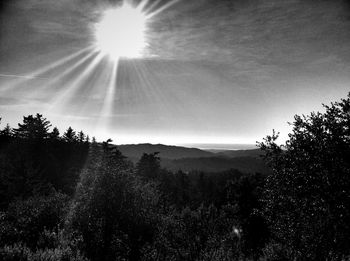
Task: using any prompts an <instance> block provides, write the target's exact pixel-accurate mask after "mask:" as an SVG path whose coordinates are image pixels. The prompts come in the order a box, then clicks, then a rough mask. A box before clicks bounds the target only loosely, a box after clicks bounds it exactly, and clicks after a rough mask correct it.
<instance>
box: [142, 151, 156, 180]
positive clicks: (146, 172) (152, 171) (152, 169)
mask: <svg viewBox="0 0 350 261" xmlns="http://www.w3.org/2000/svg"><path fill="white" fill-rule="evenodd" d="M158 154H159V153H158V152H154V153H150V154H147V153H144V154H143V155H142V157H141V159H140V160H139V162H138V163H137V166H136V171H137V174H138V175H140V176H142V177H145V178H149V179H154V178H156V177H158V175H159V173H160V158H159V157H158Z"/></svg>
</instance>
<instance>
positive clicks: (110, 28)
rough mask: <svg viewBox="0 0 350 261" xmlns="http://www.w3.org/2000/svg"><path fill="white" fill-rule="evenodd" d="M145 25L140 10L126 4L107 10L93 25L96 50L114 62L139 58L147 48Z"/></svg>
mask: <svg viewBox="0 0 350 261" xmlns="http://www.w3.org/2000/svg"><path fill="white" fill-rule="evenodd" d="M146 24H147V17H146V15H145V14H144V13H143V12H142V10H140V9H138V8H135V7H133V6H131V5H130V4H128V3H123V5H122V6H120V7H118V8H114V9H108V10H106V11H105V12H104V13H103V15H102V19H101V21H100V22H99V23H97V24H96V25H95V38H96V45H97V48H98V49H99V51H100V52H101V53H103V54H106V55H108V56H110V57H111V58H112V59H114V60H118V59H119V58H120V57H124V58H137V57H141V56H142V54H143V51H144V49H145V48H146V47H147V42H146V36H145V32H146Z"/></svg>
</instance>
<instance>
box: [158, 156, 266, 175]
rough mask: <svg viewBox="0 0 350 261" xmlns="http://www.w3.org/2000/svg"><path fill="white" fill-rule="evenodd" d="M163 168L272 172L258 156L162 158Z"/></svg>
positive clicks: (173, 169) (174, 169)
mask: <svg viewBox="0 0 350 261" xmlns="http://www.w3.org/2000/svg"><path fill="white" fill-rule="evenodd" d="M161 165H162V167H163V168H166V169H169V170H171V171H178V170H182V171H185V172H188V171H191V170H200V171H205V172H220V171H225V170H228V169H237V170H239V171H241V172H245V173H256V172H259V173H263V174H267V173H270V169H269V168H268V167H267V166H266V165H265V163H264V161H263V160H262V159H261V158H257V157H236V158H225V157H209V158H183V159H176V160H167V159H162V160H161Z"/></svg>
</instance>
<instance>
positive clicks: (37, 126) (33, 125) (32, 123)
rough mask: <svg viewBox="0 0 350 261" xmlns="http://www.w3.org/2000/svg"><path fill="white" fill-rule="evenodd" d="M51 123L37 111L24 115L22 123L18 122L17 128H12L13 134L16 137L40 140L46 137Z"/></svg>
mask: <svg viewBox="0 0 350 261" xmlns="http://www.w3.org/2000/svg"><path fill="white" fill-rule="evenodd" d="M50 127H51V124H50V122H49V121H48V120H46V118H43V116H42V115H41V114H39V113H37V114H36V116H35V117H34V116H33V115H29V116H24V117H23V123H22V124H21V123H18V128H17V129H13V134H14V136H15V137H17V138H23V139H35V140H41V139H46V138H48V136H49V134H48V131H49V128H50Z"/></svg>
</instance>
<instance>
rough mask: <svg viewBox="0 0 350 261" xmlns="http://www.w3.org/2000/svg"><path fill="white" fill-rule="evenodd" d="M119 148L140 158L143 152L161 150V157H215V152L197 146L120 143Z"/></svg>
mask: <svg viewBox="0 0 350 261" xmlns="http://www.w3.org/2000/svg"><path fill="white" fill-rule="evenodd" d="M117 147H118V149H119V150H120V151H121V153H123V155H125V156H127V157H129V158H140V157H141V156H142V154H143V153H153V152H159V156H160V157H161V158H167V159H181V158H205V157H213V156H215V153H212V152H209V151H204V150H200V149H196V148H185V147H179V146H168V145H163V144H149V143H144V144H128V145H118V146H117Z"/></svg>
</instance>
